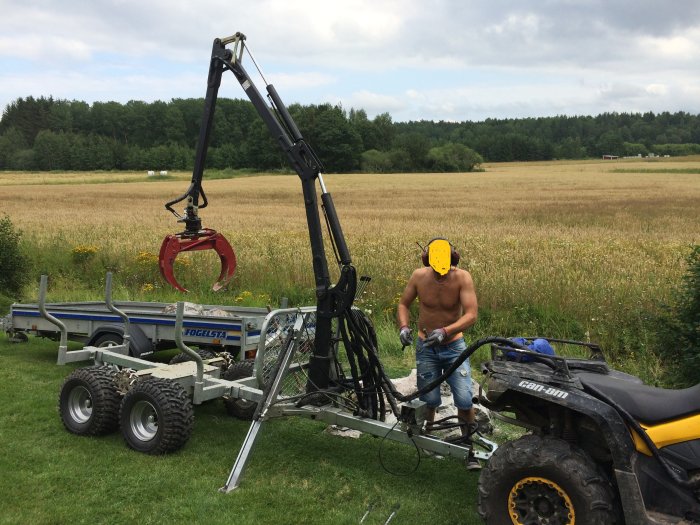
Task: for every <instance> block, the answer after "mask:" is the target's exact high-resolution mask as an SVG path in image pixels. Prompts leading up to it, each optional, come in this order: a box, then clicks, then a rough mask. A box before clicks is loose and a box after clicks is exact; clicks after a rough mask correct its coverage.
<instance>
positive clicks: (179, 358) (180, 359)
mask: <svg viewBox="0 0 700 525" xmlns="http://www.w3.org/2000/svg"><path fill="white" fill-rule="evenodd" d="M195 351H196V352H197V354H198V355H199V357H201V358H202V359H213V358H215V357H216V353H214V352H212V351H211V350H207V349H205V348H200V349H199V350H195ZM186 361H194V359H192V357H191V356H190V355H189V354H186V353H185V352H182V353H179V354H177V355H176V356H175V357H173V358H172V359H171V360H170V363H169V364H171V365H176V364H178V363H184V362H186Z"/></svg>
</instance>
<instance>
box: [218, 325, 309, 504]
mask: <svg viewBox="0 0 700 525" xmlns="http://www.w3.org/2000/svg"><path fill="white" fill-rule="evenodd" d="M303 326H304V315H303V314H301V313H300V314H299V315H298V316H297V320H296V322H295V323H294V328H293V329H292V334H291V336H290V337H289V339H288V341H287V344H286V345H285V348H284V350H282V352H281V353H280V356H279V359H278V361H277V370H276V372H275V373H274V375H273V376H272V380H271V381H270V382H269V383H268V384H267V385H265V389H264V390H263V395H262V398H261V399H260V402H259V403H258V409H257V410H256V411H255V416H253V423H252V424H251V425H250V428H249V429H248V434H246V437H245V439H244V440H243V445H242V446H241V450H240V451H239V452H238V456H237V457H236V462H235V463H234V464H233V467H232V468H231V473H230V474H229V476H228V479H227V480H226V484H225V485H224V486H223V487H221V488H220V489H219V492H223V493H228V492H231V491H232V490H235V489H236V488H238V485H239V483H240V479H241V477H242V476H243V471H244V470H245V467H246V464H247V463H248V460H249V459H250V454H251V453H252V451H253V447H254V446H255V441H256V440H257V438H258V434H259V432H260V429H261V428H262V424H263V423H264V422H265V418H266V416H267V412H268V410H269V408H270V406H271V405H272V403H273V402H274V401H275V400H276V399H277V395H278V394H279V392H280V389H281V388H282V380H283V379H284V376H285V375H287V371H288V370H289V365H290V364H291V363H292V359H293V358H294V354H295V352H296V350H297V347H298V346H299V334H300V333H301V331H302V328H303Z"/></svg>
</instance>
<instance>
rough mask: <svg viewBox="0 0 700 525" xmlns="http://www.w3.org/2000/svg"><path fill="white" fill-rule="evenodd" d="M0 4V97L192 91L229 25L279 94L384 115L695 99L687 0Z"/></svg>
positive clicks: (685, 103)
mask: <svg viewBox="0 0 700 525" xmlns="http://www.w3.org/2000/svg"><path fill="white" fill-rule="evenodd" d="M0 5H1V7H0V8H1V10H2V17H0V107H4V105H5V104H7V103H8V102H10V101H11V100H13V99H15V98H17V97H23V96H27V95H30V94H32V95H41V94H43V95H54V96H56V97H61V98H69V99H79V100H86V101H93V100H120V101H126V100H128V99H129V98H135V99H141V100H153V99H154V98H161V99H166V100H167V99H170V98H173V97H201V96H203V94H204V81H205V79H206V68H207V67H208V54H209V50H210V49H211V42H212V40H213V39H214V37H217V36H218V37H223V36H227V35H229V34H231V33H233V32H235V31H242V32H244V33H246V35H247V36H248V44H249V45H250V46H251V49H252V50H253V52H254V53H255V56H256V59H257V60H258V61H259V62H260V65H261V67H262V68H263V70H264V71H265V72H266V74H267V75H269V78H268V80H271V81H273V82H274V83H275V85H276V87H277V88H278V90H279V91H280V94H281V95H282V97H283V99H284V100H285V101H286V102H287V103H292V102H297V101H298V102H302V103H318V102H321V101H328V102H331V103H337V102H342V103H343V106H344V107H346V108H348V107H356V108H364V109H365V110H366V111H367V112H368V114H370V115H372V114H376V113H382V112H385V111H388V112H390V113H391V114H392V116H393V117H394V120H406V119H409V118H410V119H420V118H425V119H441V118H442V119H445V120H451V119H457V120H464V119H475V118H487V117H504V116H514V117H519V116H537V115H538V114H542V115H545V114H556V113H557V112H566V113H576V114H583V113H594V114H595V113H600V112H602V111H608V110H611V111H612V110H615V111H626V110H627V111H637V110H641V111H647V110H652V111H663V110H669V111H671V110H675V109H685V110H687V111H697V110H698V109H700V101H699V100H698V89H699V88H697V87H696V86H700V78H698V76H699V75H700V73H699V72H700V2H697V1H696V0H676V1H674V4H673V9H671V8H669V7H668V6H667V5H666V4H663V3H660V2H658V1H655V0H636V1H635V2H632V1H630V0H576V1H573V0H568V1H562V0H537V1H535V0H499V1H498V2H488V3H486V2H475V1H467V0H431V1H428V2H426V1H424V0H422V1H418V0H335V1H332V2H331V1H328V0H297V1H296V2H288V1H287V0H257V1H250V0H248V1H246V0H240V1H238V2H235V3H232V2H231V1H230V0H200V1H199V2H172V0H167V1H166V0H149V1H148V2H143V1H142V0H138V1H137V0H92V1H91V2H85V1H84V0H80V1H78V0H62V1H61V2H48V1H43V2H37V1H30V2H27V1H26V0H23V1H20V0H0ZM245 59H246V58H244V60H245ZM248 69H249V72H251V74H252V68H248ZM232 93H233V94H232ZM222 95H223V96H243V93H242V92H240V91H235V92H232V91H230V90H226V91H225V92H222Z"/></svg>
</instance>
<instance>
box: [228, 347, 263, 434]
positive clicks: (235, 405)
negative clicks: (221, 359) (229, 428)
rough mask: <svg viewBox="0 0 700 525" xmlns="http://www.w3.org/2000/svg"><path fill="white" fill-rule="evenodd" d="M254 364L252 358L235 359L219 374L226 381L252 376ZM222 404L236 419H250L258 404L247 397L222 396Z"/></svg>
mask: <svg viewBox="0 0 700 525" xmlns="http://www.w3.org/2000/svg"><path fill="white" fill-rule="evenodd" d="M254 365H255V360H254V359H246V360H244V361H236V362H235V363H233V364H232V365H231V366H229V367H228V368H227V369H226V370H225V371H224V373H223V374H221V378H222V379H225V380H226V381H236V380H237V379H245V378H247V377H253V367H254ZM224 406H225V407H226V412H228V413H229V415H231V416H233V417H237V418H238V419H244V420H246V421H251V420H252V419H253V415H254V414H255V409H256V408H257V407H258V404H257V403H256V402H255V401H248V400H247V399H240V398H233V397H224Z"/></svg>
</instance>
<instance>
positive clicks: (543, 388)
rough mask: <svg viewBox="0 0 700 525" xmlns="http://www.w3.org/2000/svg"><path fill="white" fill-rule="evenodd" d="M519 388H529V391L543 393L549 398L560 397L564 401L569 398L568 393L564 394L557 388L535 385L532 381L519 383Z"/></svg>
mask: <svg viewBox="0 0 700 525" xmlns="http://www.w3.org/2000/svg"><path fill="white" fill-rule="evenodd" d="M518 386H521V387H523V388H527V389H528V390H532V391H533V392H541V393H543V394H547V395H548V396H553V397H558V398H560V399H564V398H566V397H568V396H569V393H568V392H562V391H561V390H557V389H556V388H552V387H551V386H544V385H540V384H539V383H533V382H532V381H525V380H523V381H520V383H518Z"/></svg>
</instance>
